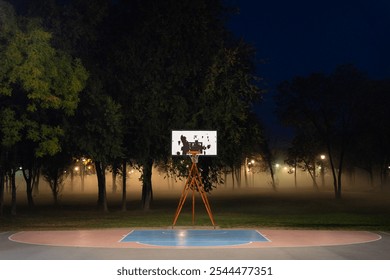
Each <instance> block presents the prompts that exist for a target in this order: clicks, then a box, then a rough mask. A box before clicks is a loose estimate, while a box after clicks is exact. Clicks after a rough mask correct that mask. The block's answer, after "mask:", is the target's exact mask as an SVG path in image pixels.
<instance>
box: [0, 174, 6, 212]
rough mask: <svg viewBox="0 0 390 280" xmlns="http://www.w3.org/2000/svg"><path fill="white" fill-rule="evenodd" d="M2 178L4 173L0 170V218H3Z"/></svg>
mask: <svg viewBox="0 0 390 280" xmlns="http://www.w3.org/2000/svg"><path fill="white" fill-rule="evenodd" d="M4 178H5V173H4V172H3V171H2V170H0V216H3V209H4Z"/></svg>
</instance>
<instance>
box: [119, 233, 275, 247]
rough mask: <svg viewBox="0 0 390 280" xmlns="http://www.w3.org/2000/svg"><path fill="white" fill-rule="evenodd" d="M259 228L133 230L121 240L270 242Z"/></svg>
mask: <svg viewBox="0 0 390 280" xmlns="http://www.w3.org/2000/svg"><path fill="white" fill-rule="evenodd" d="M268 241H269V240H268V239H267V238H265V237H264V236H263V235H262V234H261V233H260V232H258V231H257V230H179V229H178V230H133V231H131V232H130V233H129V234H127V235H126V236H125V237H124V238H123V239H122V240H121V242H136V243H140V244H145V245H155V246H186V247H187V246H190V247H191V246H233V245H244V244H249V243H252V242H268Z"/></svg>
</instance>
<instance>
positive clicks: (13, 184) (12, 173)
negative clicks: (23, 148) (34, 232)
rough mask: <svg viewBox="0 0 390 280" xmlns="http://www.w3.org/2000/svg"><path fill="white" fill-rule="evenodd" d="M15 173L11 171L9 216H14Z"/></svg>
mask: <svg viewBox="0 0 390 280" xmlns="http://www.w3.org/2000/svg"><path fill="white" fill-rule="evenodd" d="M15 173H16V171H15V170H11V176H10V177H11V178H10V179H11V215H12V216H15V215H16V179H15V176H16V174H15Z"/></svg>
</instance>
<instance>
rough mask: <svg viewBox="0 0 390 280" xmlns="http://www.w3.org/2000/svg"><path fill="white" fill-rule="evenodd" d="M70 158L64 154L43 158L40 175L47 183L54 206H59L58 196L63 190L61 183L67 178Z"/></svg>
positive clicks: (70, 162)
mask: <svg viewBox="0 0 390 280" xmlns="http://www.w3.org/2000/svg"><path fill="white" fill-rule="evenodd" d="M71 164H72V157H71V156H70V155H69V154H68V153H66V152H63V151H62V152H60V153H57V154H56V155H54V156H50V157H45V158H44V160H43V163H42V175H43V177H44V178H45V180H46V181H47V182H48V183H49V186H50V189H51V192H52V194H53V200H54V205H55V206H58V205H59V195H60V194H61V191H62V189H63V182H64V180H65V179H66V177H67V176H68V173H67V171H68V169H69V166H70V165H71Z"/></svg>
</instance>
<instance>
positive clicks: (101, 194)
mask: <svg viewBox="0 0 390 280" xmlns="http://www.w3.org/2000/svg"><path fill="white" fill-rule="evenodd" d="M95 167H96V176H97V180H98V201H97V208H98V209H99V210H103V211H104V212H108V205H107V195H106V165H105V164H104V163H102V162H100V161H97V162H95Z"/></svg>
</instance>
